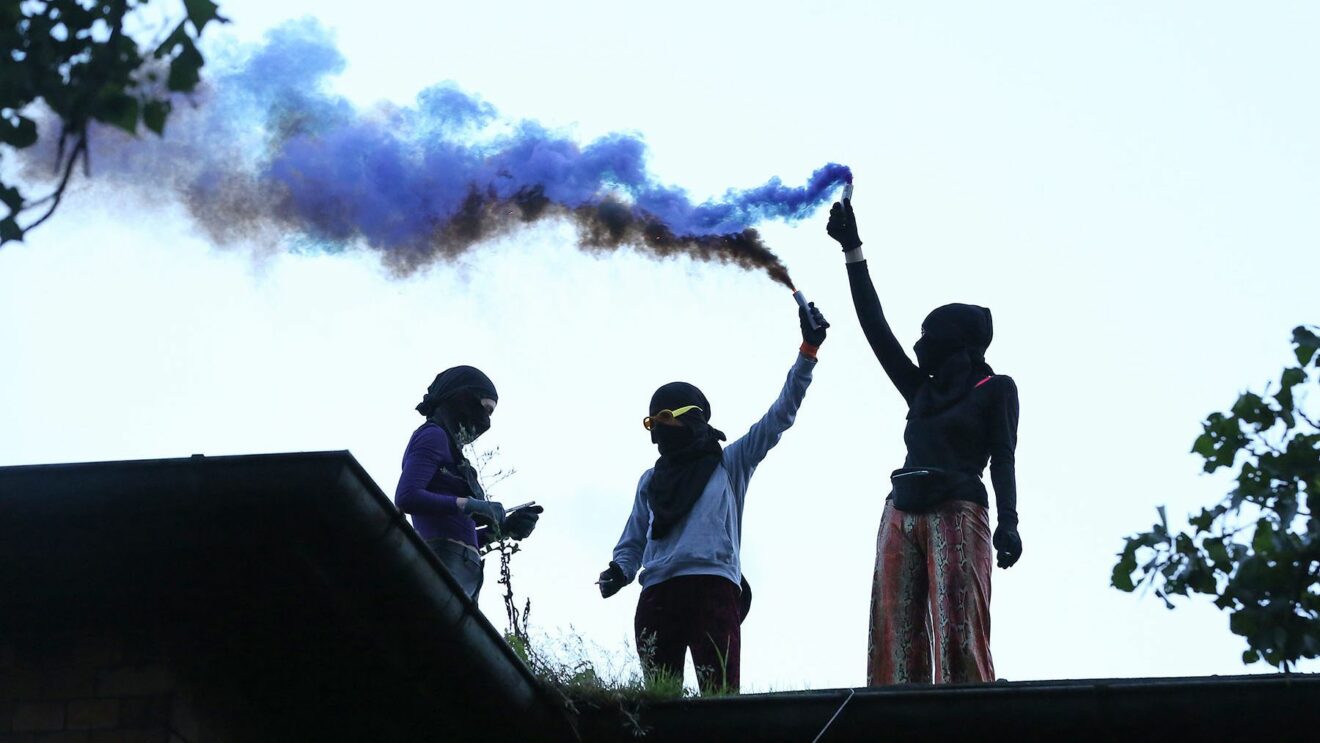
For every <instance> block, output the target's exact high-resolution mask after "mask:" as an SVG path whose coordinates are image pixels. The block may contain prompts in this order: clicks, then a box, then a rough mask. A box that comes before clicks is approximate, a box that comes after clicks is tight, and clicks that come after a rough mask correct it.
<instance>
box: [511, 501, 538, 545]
mask: <svg viewBox="0 0 1320 743" xmlns="http://www.w3.org/2000/svg"><path fill="white" fill-rule="evenodd" d="M543 511H545V508H544V507H542V506H527V507H526V508H519V509H518V510H516V511H514V512H513V513H511V514H509V516H508V518H506V519H504V532H505V533H506V534H508V535H509V536H511V537H513V538H514V539H526V538H527V537H528V536H530V535H531V533H532V530H533V529H535V528H536V521H537V519H539V518H541V513H542V512H543Z"/></svg>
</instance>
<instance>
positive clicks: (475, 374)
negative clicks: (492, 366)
mask: <svg viewBox="0 0 1320 743" xmlns="http://www.w3.org/2000/svg"><path fill="white" fill-rule="evenodd" d="M483 399H489V400H495V401H497V402H498V401H499V399H500V397H499V393H498V392H496V391H495V384H494V383H493V382H491V381H490V377H487V376H486V375H485V374H484V373H482V371H481V370H480V369H477V368H475V367H471V366H455V367H453V368H450V369H446V370H444V371H442V372H440V373H439V374H437V375H436V377H435V381H434V382H431V386H430V387H428V388H427V390H426V396H425V397H423V398H422V401H421V402H420V403H418V404H417V412H419V413H421V414H422V415H423V416H426V419H427V420H430V421H432V422H434V423H436V424H437V425H439V426H440V427H441V428H443V429H445V432H446V433H448V434H449V437H450V439H451V440H454V441H455V442H456V443H457V444H458V445H459V446H463V445H466V444H468V443H471V442H472V441H475V440H476V439H477V437H478V436H480V435H481V434H483V433H485V432H486V431H488V430H489V429H490V414H489V413H487V412H486V408H485V407H483V406H482V404H481V401H482V400H483ZM463 436H465V438H463V439H462V440H460V437H463Z"/></svg>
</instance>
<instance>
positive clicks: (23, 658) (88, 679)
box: [0, 630, 223, 743]
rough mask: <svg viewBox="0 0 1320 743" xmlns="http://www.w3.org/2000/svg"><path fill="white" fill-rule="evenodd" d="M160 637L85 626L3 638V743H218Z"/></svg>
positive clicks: (0, 642) (0, 693) (0, 726)
mask: <svg viewBox="0 0 1320 743" xmlns="http://www.w3.org/2000/svg"><path fill="white" fill-rule="evenodd" d="M192 700H193V697H192V695H191V694H190V693H189V692H188V691H187V689H186V688H184V687H183V685H181V684H180V683H179V682H178V680H177V679H176V677H175V674H174V672H173V670H172V669H171V667H170V665H169V664H168V663H167V662H166V660H165V658H164V653H163V651H162V648H161V647H160V644H159V643H156V642H154V641H153V640H152V639H151V638H149V637H141V636H139V637H136V638H133V639H128V638H127V636H125V635H119V636H115V635H112V634H109V633H106V632H104V631H98V630H81V631H63V632H56V633H46V634H42V635H29V636H15V637H3V638H0V743H214V742H217V741H221V740H223V738H222V737H220V736H219V735H217V734H216V733H215V731H211V730H204V729H202V726H201V725H199V724H198V723H197V721H196V720H197V715H196V714H195V710H194V705H193V703H192Z"/></svg>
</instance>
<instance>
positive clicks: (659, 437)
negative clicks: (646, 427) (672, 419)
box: [651, 426, 696, 455]
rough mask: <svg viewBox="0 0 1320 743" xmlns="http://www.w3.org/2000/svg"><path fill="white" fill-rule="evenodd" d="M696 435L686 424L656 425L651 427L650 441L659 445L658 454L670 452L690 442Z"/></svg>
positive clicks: (678, 449)
mask: <svg viewBox="0 0 1320 743" xmlns="http://www.w3.org/2000/svg"><path fill="white" fill-rule="evenodd" d="M695 438H696V435H695V434H694V433H693V432H692V431H691V430H690V429H689V428H688V427H687V426H656V427H655V428H652V429H651V443H653V444H655V445H657V446H659V447H660V454H662V455H664V454H672V453H674V452H676V451H680V450H682V449H683V448H685V447H687V446H689V445H691V444H692V440H693V439H695Z"/></svg>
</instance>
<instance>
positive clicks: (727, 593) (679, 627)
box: [633, 575, 742, 694]
mask: <svg viewBox="0 0 1320 743" xmlns="http://www.w3.org/2000/svg"><path fill="white" fill-rule="evenodd" d="M740 594H741V589H739V588H738V585H737V584H736V583H733V582H731V581H730V580H729V579H727V578H722V577H720V576H718V575H680V576H679V577H677V578H670V579H669V580H667V581H664V582H663V583H657V584H656V585H654V586H651V587H650V588H647V589H645V590H643V591H642V596H641V598H640V599H638V601H637V616H636V618H635V619H634V620H633V629H634V630H635V632H636V641H637V655H638V656H639V657H640V658H641V660H642V668H643V669H645V670H646V671H647V672H648V673H651V672H654V671H656V670H659V671H662V672H664V673H668V674H673V675H674V676H677V677H678V678H679V679H682V678H683V662H684V655H685V654H686V653H687V651H688V650H691V651H692V663H693V665H695V666H696V669H697V683H698V684H700V686H701V693H703V694H709V693H710V692H712V691H715V690H727V691H732V692H736V691H738V665H739V662H740V658H741V644H742V629H741V623H742V610H741V606H740V601H739V597H740Z"/></svg>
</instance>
